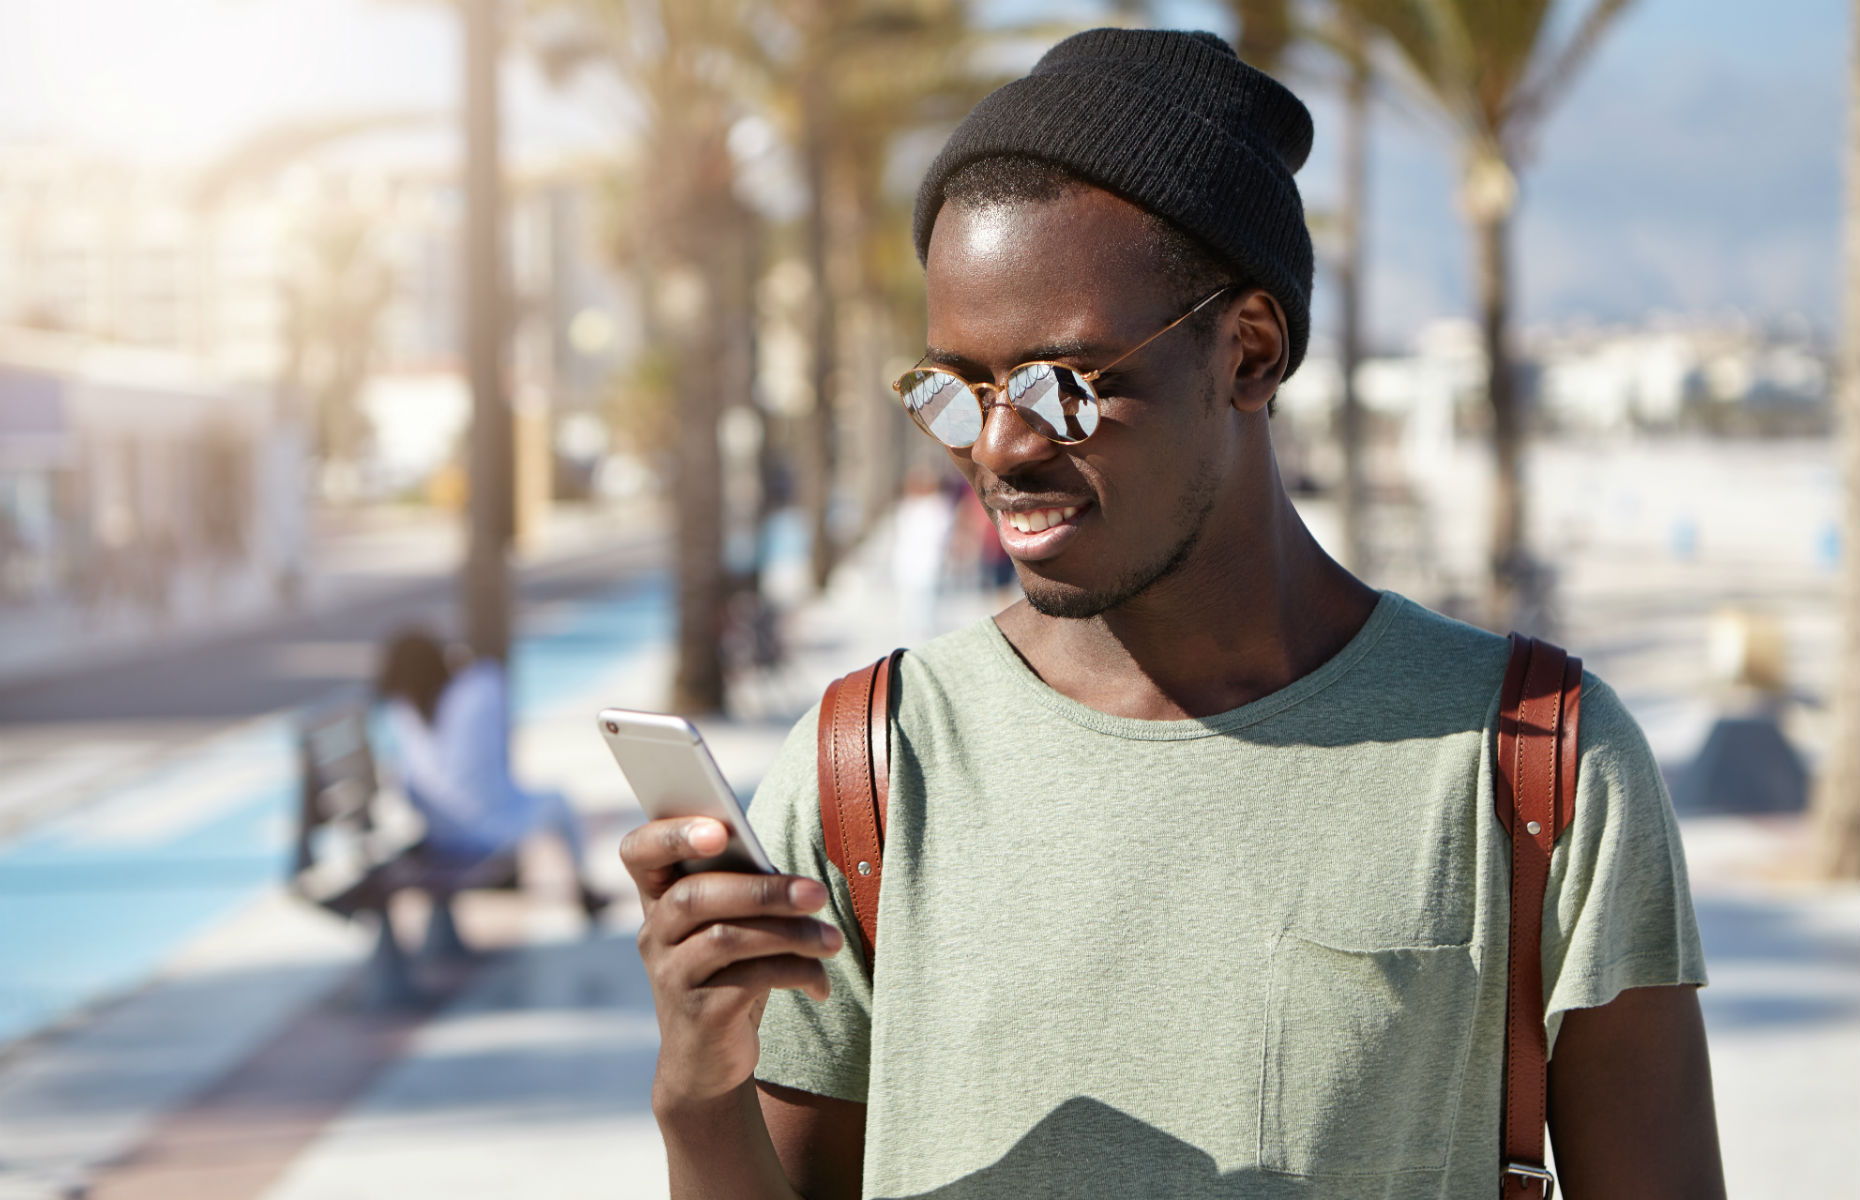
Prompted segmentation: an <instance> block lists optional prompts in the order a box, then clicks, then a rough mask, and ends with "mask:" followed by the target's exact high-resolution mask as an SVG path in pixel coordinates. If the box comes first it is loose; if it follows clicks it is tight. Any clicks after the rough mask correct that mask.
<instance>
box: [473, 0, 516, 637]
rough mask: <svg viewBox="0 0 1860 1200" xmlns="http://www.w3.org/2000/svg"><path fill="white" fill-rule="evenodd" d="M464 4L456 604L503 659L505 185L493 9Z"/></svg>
mask: <svg viewBox="0 0 1860 1200" xmlns="http://www.w3.org/2000/svg"><path fill="white" fill-rule="evenodd" d="M499 3H500V0H465V2H464V4H463V5H462V6H461V7H462V10H463V14H464V19H465V129H464V133H465V326H464V338H465V347H464V349H465V363H466V373H467V375H468V377H469V378H470V381H471V413H472V420H471V447H470V452H469V460H468V466H469V479H470V490H469V498H468V502H467V519H468V522H469V525H468V529H467V537H468V548H467V550H466V557H465V574H464V578H463V580H462V581H461V582H462V585H463V597H462V598H463V600H464V609H465V636H466V640H467V641H468V642H469V643H470V645H471V649H472V653H473V654H475V655H478V656H480V657H488V658H494V659H497V660H498V661H500V662H501V661H503V660H505V659H506V658H507V657H508V656H509V654H510V566H509V549H510V542H511V537H512V535H513V533H514V526H515V521H514V518H513V513H512V507H513V503H512V502H513V495H514V490H515V489H514V486H513V479H512V474H513V462H514V459H513V447H512V445H511V417H510V405H509V402H508V399H507V397H506V395H505V389H504V342H505V334H506V322H505V308H504V263H503V254H502V242H501V238H502V232H503V230H502V224H503V222H502V219H501V218H502V208H503V179H502V169H501V164H500V161H499V155H498V112H497V108H498V89H497V60H498V13H497V10H498V5H499Z"/></svg>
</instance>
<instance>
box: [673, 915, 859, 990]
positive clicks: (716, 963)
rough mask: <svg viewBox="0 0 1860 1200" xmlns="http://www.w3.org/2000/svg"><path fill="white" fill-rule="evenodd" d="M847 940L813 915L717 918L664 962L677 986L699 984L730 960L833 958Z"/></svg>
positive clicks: (688, 938)
mask: <svg viewBox="0 0 1860 1200" xmlns="http://www.w3.org/2000/svg"><path fill="white" fill-rule="evenodd" d="M845 941H846V939H845V938H844V937H843V936H841V934H840V931H839V930H837V929H835V928H834V927H833V926H831V925H828V924H826V923H825V922H822V921H816V920H814V919H812V918H811V917H780V918H776V917H763V918H755V919H752V920H746V921H719V922H717V923H716V924H714V925H706V926H705V927H704V928H702V929H700V930H698V931H696V932H695V933H693V934H691V936H689V937H687V938H685V939H684V941H682V942H680V943H679V944H678V947H677V949H676V951H675V952H674V957H672V958H670V959H668V960H667V963H666V965H667V968H668V969H669V970H670V971H671V972H672V973H673V982H674V983H675V984H676V985H677V986H680V987H687V988H691V987H701V986H703V985H704V981H705V980H707V979H710V978H711V977H712V976H714V975H715V974H717V972H719V971H721V970H723V969H724V968H725V967H728V966H730V965H731V964H732V963H738V962H747V961H749V960H750V959H756V958H776V957H781V956H792V957H795V958H813V959H819V958H831V957H832V956H833V955H835V954H838V953H839V951H840V947H841V946H842V945H844V944H845Z"/></svg>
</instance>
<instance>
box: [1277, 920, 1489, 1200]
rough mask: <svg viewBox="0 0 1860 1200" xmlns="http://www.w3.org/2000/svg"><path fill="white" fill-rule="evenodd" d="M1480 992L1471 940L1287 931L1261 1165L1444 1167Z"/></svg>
mask: <svg viewBox="0 0 1860 1200" xmlns="http://www.w3.org/2000/svg"><path fill="white" fill-rule="evenodd" d="M1478 991H1479V980H1478V972H1477V970H1476V968H1475V967H1474V965H1473V959H1472V950H1471V947H1470V946H1420V947H1397V948H1391V949H1370V950H1344V949H1337V948H1334V947H1331V946H1326V945H1323V944H1321V943H1318V942H1314V941H1310V940H1309V939H1306V938H1303V937H1300V936H1298V935H1296V934H1293V933H1286V934H1284V935H1282V936H1281V937H1280V939H1279V941H1278V944H1277V945H1276V946H1275V947H1274V949H1273V954H1272V974H1271V988H1270V991H1269V993H1268V996H1267V1000H1266V1028H1265V1034H1266V1036H1265V1042H1264V1045H1263V1049H1262V1054H1263V1056H1264V1061H1263V1063H1262V1064H1261V1072H1260V1100H1259V1165H1260V1167H1261V1168H1262V1169H1264V1170H1267V1171H1277V1172H1282V1173H1285V1174H1291V1175H1387V1174H1391V1173H1393V1172H1398V1171H1431V1170H1439V1169H1441V1168H1442V1167H1444V1166H1445V1165H1446V1161H1447V1151H1448V1148H1449V1147H1450V1145H1451V1144H1452V1141H1453V1123H1454V1118H1455V1116H1456V1115H1457V1113H1458V1112H1459V1107H1460V1103H1459V1102H1460V1086H1461V1083H1462V1081H1463V1077H1464V1074H1465V1070H1466V1055H1467V1050H1468V1047H1469V1046H1470V1044H1471V1039H1472V1029H1473V1013H1474V1009H1475V1007H1476V1004H1477V1001H1478Z"/></svg>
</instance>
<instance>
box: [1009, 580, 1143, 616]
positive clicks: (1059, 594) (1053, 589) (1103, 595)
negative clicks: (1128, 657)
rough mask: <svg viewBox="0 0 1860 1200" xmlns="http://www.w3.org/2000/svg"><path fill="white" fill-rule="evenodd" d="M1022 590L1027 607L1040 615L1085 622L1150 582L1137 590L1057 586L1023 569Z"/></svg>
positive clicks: (1075, 585)
mask: <svg viewBox="0 0 1860 1200" xmlns="http://www.w3.org/2000/svg"><path fill="white" fill-rule="evenodd" d="M1019 574H1020V588H1021V591H1023V592H1025V593H1026V595H1027V604H1028V605H1029V606H1030V607H1031V608H1032V609H1033V611H1035V612H1037V613H1039V614H1040V615H1041V616H1046V617H1058V618H1059V619H1061V620H1064V621H1086V620H1090V619H1091V618H1092V617H1095V616H1098V615H1099V614H1101V613H1104V612H1106V611H1108V610H1110V609H1113V608H1116V607H1117V606H1118V605H1120V604H1122V603H1124V602H1125V601H1126V600H1129V599H1130V598H1131V596H1132V595H1134V594H1135V593H1136V592H1140V591H1142V590H1143V587H1144V586H1147V584H1148V583H1149V582H1150V581H1149V580H1147V579H1146V580H1143V581H1142V582H1141V583H1140V584H1139V585H1138V586H1137V587H1135V588H1132V587H1130V586H1128V585H1126V586H1121V587H1098V588H1090V587H1082V586H1080V585H1078V584H1074V583H1058V582H1055V581H1054V580H1051V579H1042V578H1040V577H1038V576H1036V575H1034V574H1033V572H1031V571H1029V570H1027V569H1026V568H1025V567H1022V568H1021V570H1020V572H1019Z"/></svg>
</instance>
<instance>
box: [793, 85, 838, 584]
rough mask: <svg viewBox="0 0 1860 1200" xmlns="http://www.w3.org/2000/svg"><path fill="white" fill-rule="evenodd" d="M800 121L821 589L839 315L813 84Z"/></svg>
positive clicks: (811, 458) (812, 510) (809, 450)
mask: <svg viewBox="0 0 1860 1200" xmlns="http://www.w3.org/2000/svg"><path fill="white" fill-rule="evenodd" d="M802 100H803V104H804V105H805V116H804V118H803V119H804V121H805V122H806V135H805V144H804V145H803V147H802V158H803V168H804V170H805V172H806V175H807V193H808V202H807V269H808V274H809V275H811V276H812V277H813V284H814V311H813V337H812V341H813V354H812V360H813V362H812V374H813V392H814V409H813V411H812V412H811V413H809V414H808V416H807V418H806V420H807V428H806V431H805V434H804V436H803V437H802V439H801V445H802V448H803V451H804V453H805V457H804V459H803V460H802V463H801V469H802V475H803V478H802V480H801V497H802V503H803V504H805V505H806V507H807V525H808V533H809V543H810V558H811V563H810V565H811V567H812V571H813V580H814V586H815V587H816V588H824V587H826V586H827V577H828V576H829V575H831V574H832V573H833V563H834V557H835V555H834V546H833V540H832V530H831V529H830V528H829V523H828V517H829V515H830V512H829V510H830V509H831V507H832V502H833V481H834V469H835V466H836V464H835V461H834V459H835V457H836V456H835V454H834V441H835V429H834V411H833V402H834V398H835V397H834V391H835V384H836V382H837V376H838V373H839V361H838V360H839V355H838V353H837V351H838V346H837V344H836V339H837V338H838V337H839V314H838V312H836V311H835V305H834V295H833V279H832V272H831V271H830V270H829V268H828V264H827V255H828V246H827V203H828V197H827V153H828V149H827V136H826V134H827V131H826V129H825V123H826V112H825V108H826V102H825V98H824V97H822V96H821V95H820V85H819V83H818V82H810V83H809V84H808V85H807V86H805V87H804V89H803V97H802Z"/></svg>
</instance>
